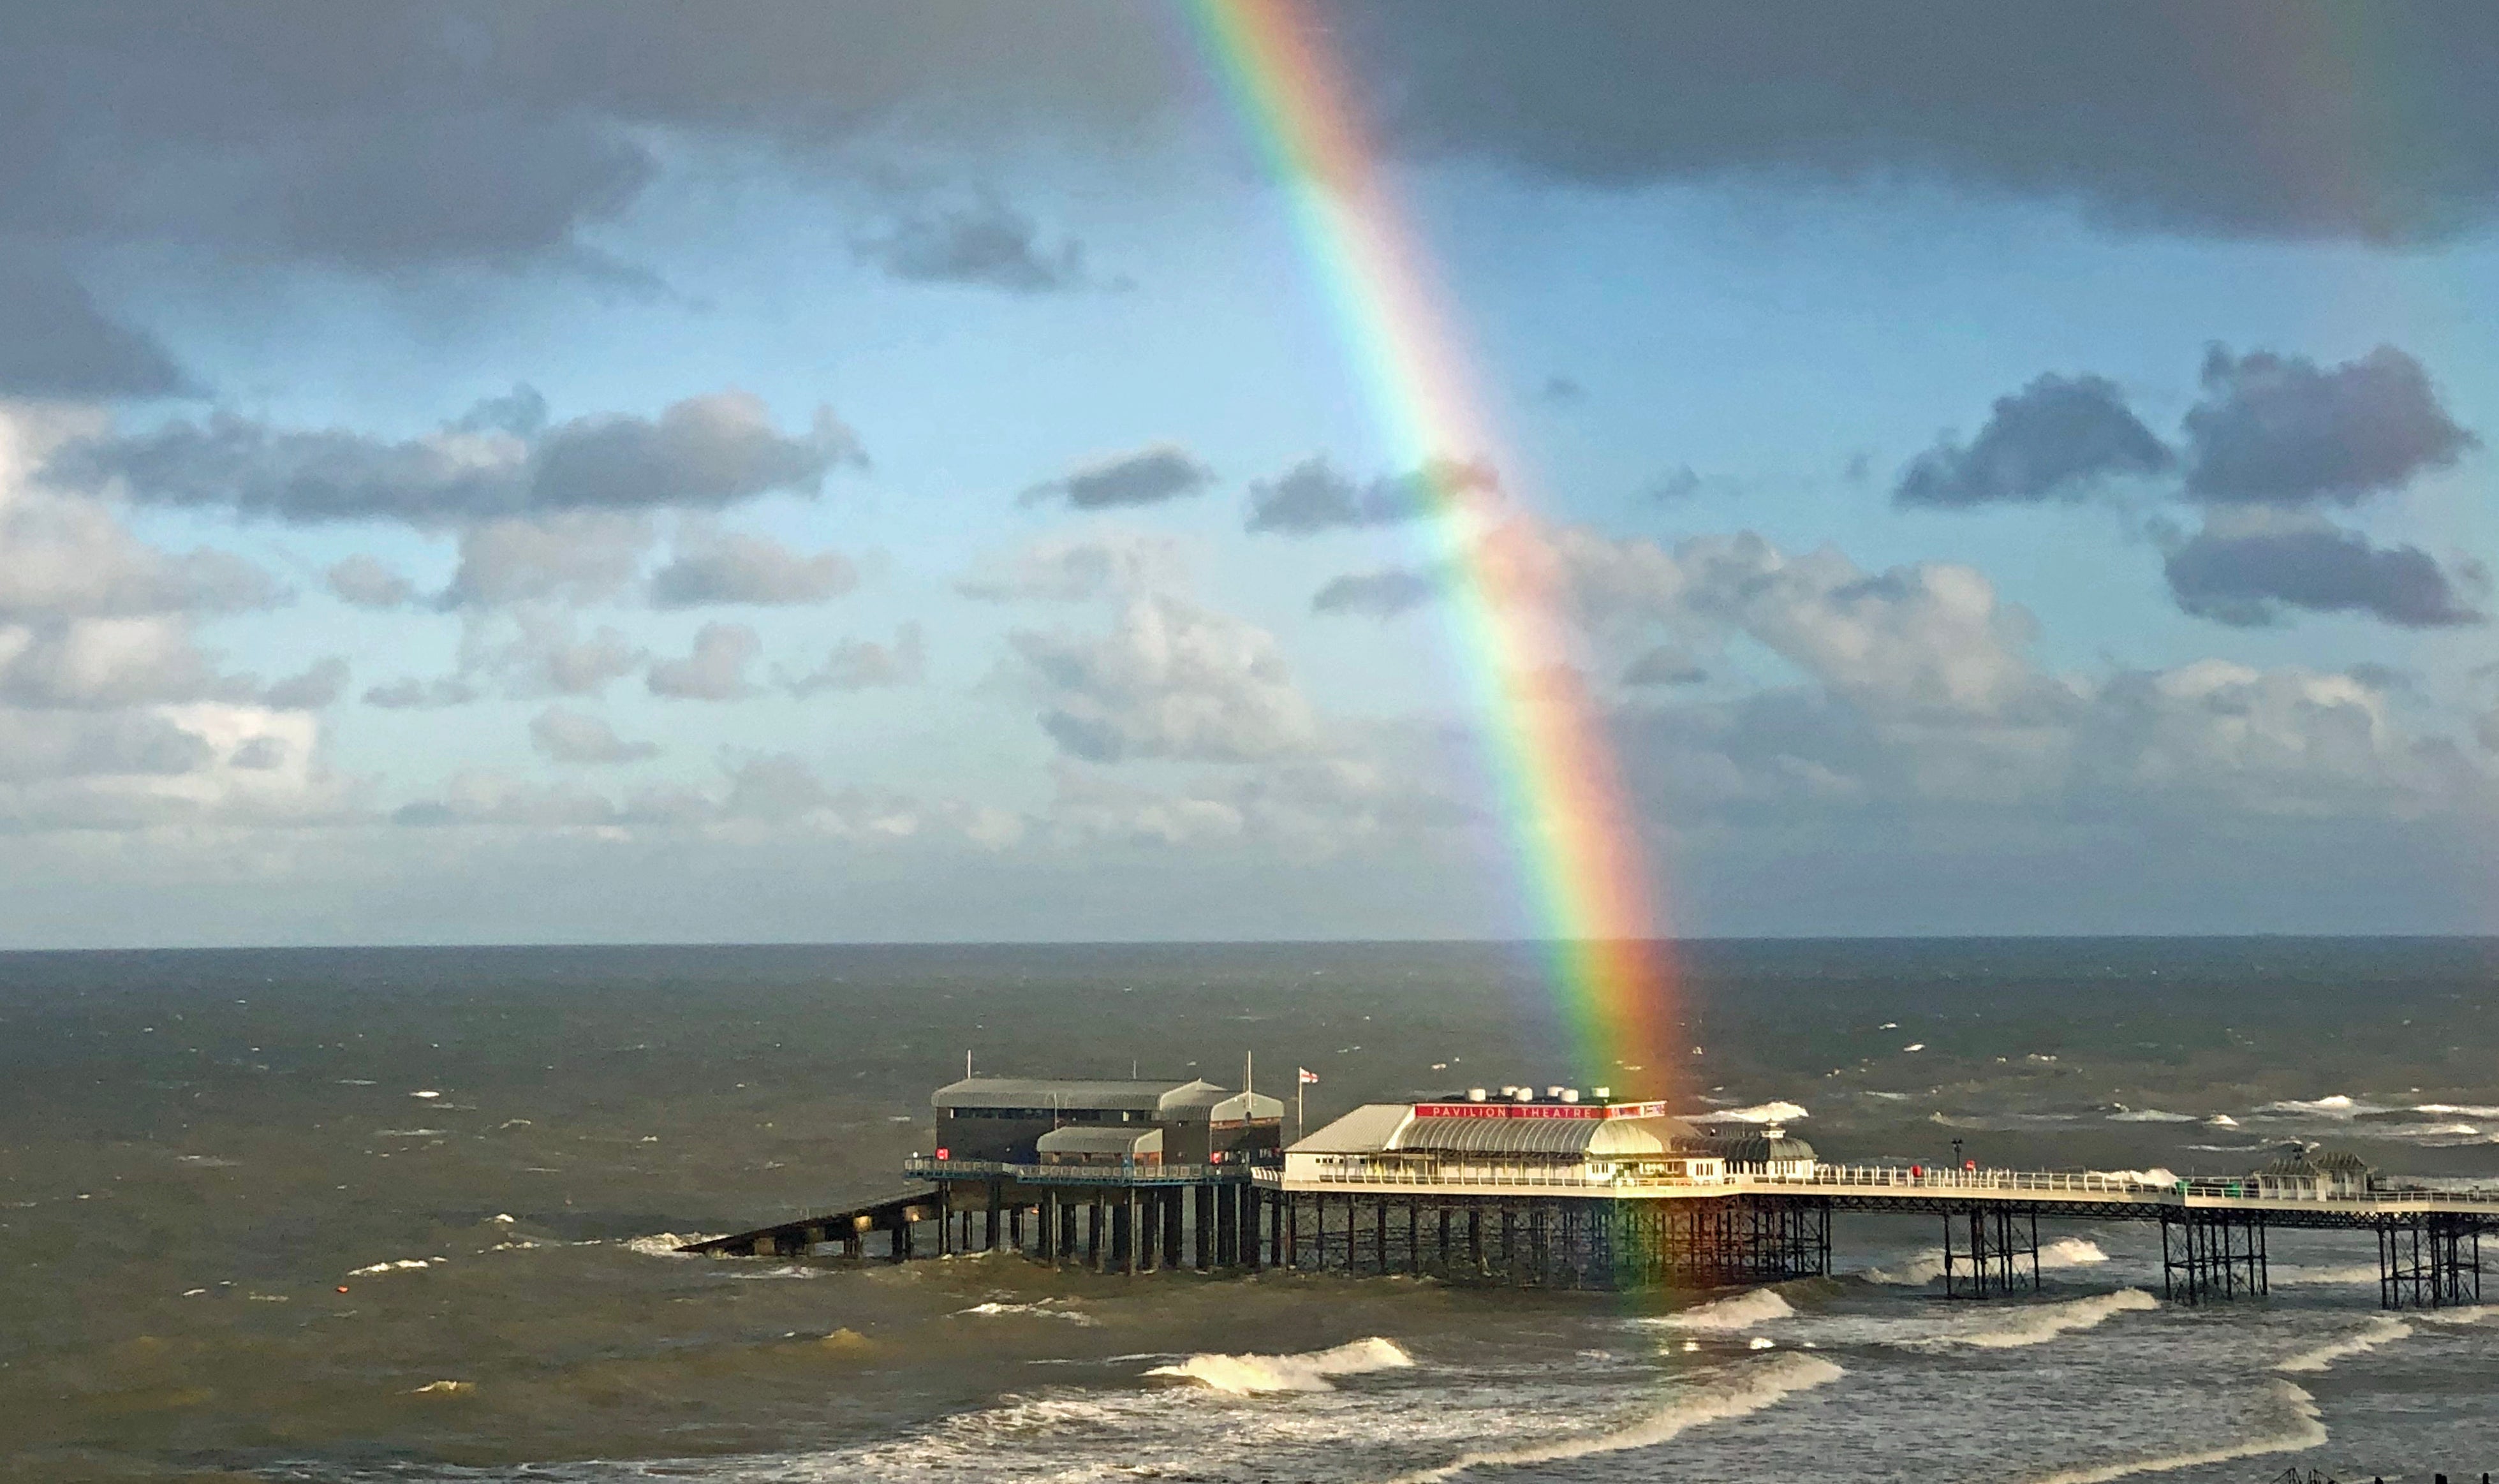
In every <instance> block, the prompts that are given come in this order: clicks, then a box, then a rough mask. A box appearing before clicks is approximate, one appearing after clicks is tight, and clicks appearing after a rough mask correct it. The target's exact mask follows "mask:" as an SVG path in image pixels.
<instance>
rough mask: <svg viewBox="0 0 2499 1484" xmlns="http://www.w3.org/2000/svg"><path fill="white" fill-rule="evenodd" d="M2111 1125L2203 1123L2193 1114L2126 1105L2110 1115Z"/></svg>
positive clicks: (2120, 1106)
mask: <svg viewBox="0 0 2499 1484" xmlns="http://www.w3.org/2000/svg"><path fill="white" fill-rule="evenodd" d="M2108 1120H2109V1121H2110V1122H2111V1123H2201V1122H2203V1121H2204V1120H2203V1119H2201V1118H2199V1117H2197V1116H2196V1115H2195V1114H2193V1113H2164V1112H2162V1111H2161V1110H2159V1109H2158V1108H2128V1107H2126V1106H2125V1105H2124V1104H2120V1105H2119V1106H2118V1111H2117V1112H2115V1113H2111V1114H2109V1115H2108Z"/></svg>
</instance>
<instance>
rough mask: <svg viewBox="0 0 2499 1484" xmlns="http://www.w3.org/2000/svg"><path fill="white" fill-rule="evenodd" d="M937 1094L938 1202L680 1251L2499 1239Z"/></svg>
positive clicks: (2195, 1250)
mask: <svg viewBox="0 0 2499 1484" xmlns="http://www.w3.org/2000/svg"><path fill="white" fill-rule="evenodd" d="M934 1101H935V1103H936V1106H937V1110H938V1119H937V1129H938V1137H939V1141H940V1143H939V1146H938V1148H937V1149H936V1151H935V1152H934V1153H933V1154H928V1155H918V1156H914V1157H913V1158H912V1159H911V1160H909V1161H907V1162H906V1165H905V1168H904V1170H903V1172H902V1173H903V1174H905V1175H906V1176H909V1177H911V1178H915V1179H919V1180H924V1181H925V1182H927V1183H926V1188H925V1190H922V1191H919V1192H915V1193H913V1194H909V1195H904V1196H897V1197H892V1198H889V1199H888V1200H886V1201H883V1202H879V1203H872V1204H869V1205H865V1206H860V1207H857V1208H853V1209H850V1210H842V1211H835V1212H830V1213H828V1214H825V1215H821V1216H810V1217H804V1218H800V1219H797V1220H794V1221H789V1222H784V1223H781V1224H779V1225H776V1226H772V1227H765V1228H759V1229H757V1230H755V1231H752V1232H744V1233H739V1234H737V1235H735V1236H731V1237H725V1238H718V1239H713V1240H711V1241H707V1242H698V1243H694V1244H692V1245H690V1246H689V1247H687V1248H686V1249H685V1250H688V1251H701V1252H709V1253H713V1254H715V1255H741V1256H743V1255H761V1256H775V1255H782V1256H788V1255H798V1254H800V1253H813V1254H819V1255H839V1256H846V1257H851V1258H862V1259H863V1258H868V1257H871V1256H874V1257H883V1258H887V1259H891V1260H896V1261H899V1260H902V1259H905V1258H910V1257H914V1256H921V1255H952V1254H957V1253H966V1254H968V1253H976V1252H990V1251H1013V1252H1018V1253H1022V1254H1023V1255H1024V1256H1026V1257H1029V1258H1031V1259H1033V1260H1035V1261H1039V1262H1045V1263H1051V1264H1054V1265H1056V1266H1060V1267H1082V1268H1086V1269H1090V1270H1092V1271H1095V1272H1100V1273H1117V1274H1150V1273H1155V1272H1162V1271H1194V1272H1199V1273H1217V1272H1250V1271H1256V1270H1258V1269H1260V1268H1266V1267H1276V1268H1284V1269H1292V1270H1299V1271H1310V1272H1327V1273H1339V1274H1354V1275H1387V1274H1405V1275H1412V1276H1422V1277H1432V1278H1438V1279H1441V1280H1444V1281H1451V1282H1468V1283H1486V1284H1498V1285H1504V1286H1515V1287H1525V1288H1553V1289H1625V1288H1639V1287H1652V1286H1663V1287H1674V1288H1717V1287H1728V1286H1736V1285H1743V1284H1753V1283H1770V1282H1778V1281H1782V1280H1785V1279H1789V1278H1797V1277H1809V1276H1818V1275H1824V1274H1829V1273H1830V1272H1831V1252H1832V1225H1833V1221H1834V1217H1837V1216H1840V1215H1844V1214H1848V1213H1878V1212H1879V1213H1887V1214H1894V1215H1914V1216H1923V1217H1926V1218H1929V1219H1931V1220H1934V1221H1935V1222H1937V1224H1938V1226H1939V1228H1940V1233H1941V1237H1942V1246H1943V1254H1944V1271H1943V1274H1942V1280H1943V1285H1944V1292H1945V1294H1946V1295H1947V1296H1948V1297H1952V1298H1969V1299H1985V1298H1990V1297H1996V1296H2000V1295H2007V1294H2013V1293H2020V1292H2031V1291H2036V1290H2037V1289H2038V1287H2039V1286H2040V1274H2039V1251H2040V1225H2041V1223H2042V1222H2058V1221H2089V1222H2106V1221H2147V1222H2152V1221H2157V1222H2158V1223H2159V1224H2160V1236H2161V1258H2162V1261H2161V1271H2162V1289H2163V1292H2164V1295H2165V1296H2166V1297H2167V1298H2168V1299H2170V1300H2171V1301H2173V1302H2178V1303H2185V1304H2205V1303H2214V1302H2221V1301H2226V1300H2231V1299H2238V1298H2261V1297H2263V1296H2264V1295H2265V1293H2266V1292H2267V1291H2268V1283H2269V1274H2268V1270H2267V1254H2266V1240H2267V1234H2268V1233H2269V1232H2272V1231H2276V1230H2283V1229H2311V1230H2332V1231H2349V1232H2353V1233H2355V1234H2356V1233H2359V1232H2364V1231H2365V1232H2368V1233H2371V1234H2372V1235H2373V1239H2374V1241H2375V1243H2376V1246H2377V1251H2378V1265H2379V1274H2380V1282H2379V1302H2380V1304H2381V1305H2382V1306H2383V1307H2385V1308H2389V1309H2403V1308H2424V1307H2451V1306H2461V1305H2472V1304H2479V1303H2480V1302H2482V1270H2483V1259H2482V1238H2483V1235H2484V1234H2485V1233H2499V1188H2446V1187H2431V1186H2428V1185H2426V1184H2422V1183H2420V1182H2417V1181H2406V1180H2404V1179H2401V1178H2392V1177H2387V1176H2384V1175H2380V1174H2378V1173H2376V1172H2374V1171H2371V1170H2369V1169H2368V1168H2367V1167H2366V1166H2365V1165H2363V1164H2362V1163H2361V1162H2360V1161H2358V1160H2357V1159H2355V1158H2353V1157H2352V1156H2350V1155H2348V1154H2339V1153H2330V1152H2329V1153H2321V1154H2314V1155H2312V1154H2311V1153H2310V1152H2309V1151H2307V1150H2305V1149H2304V1148H2301V1149H2294V1150H2291V1151H2287V1152H2286V1153H2285V1154H2284V1156H2283V1157H2282V1158H2279V1159H2277V1160H2275V1161H2274V1162H2272V1163H2271V1164H2269V1165H2267V1166H2266V1167H2265V1168H2264V1169H2261V1170H2258V1171H2255V1172H2252V1173H2251V1174H2249V1175H2247V1176H2243V1177H2224V1178H2183V1179H2172V1180H2169V1181H2166V1182H2155V1181H2150V1180H2146V1179H2145V1178H2141V1177H2137V1176H2128V1175H2111V1174H2093V1173H2078V1172H2068V1171H2023V1170H1996V1169H1977V1168H1963V1169H1958V1170H1955V1169H1932V1168H1929V1167H1926V1166H1923V1165H1905V1166H1904V1165H1899V1164H1834V1163H1830V1162H1826V1161H1823V1160H1821V1159H1819V1158H1818V1157H1816V1155H1815V1153H1814V1151H1813V1150H1812V1148H1811V1147H1810V1145H1806V1144H1805V1143H1804V1142H1803V1141H1801V1140H1799V1139H1794V1138H1792V1137H1789V1136H1788V1135H1787V1134H1786V1132H1785V1131H1784V1130H1779V1129H1759V1128H1738V1129H1736V1130H1732V1131H1731V1130H1728V1129H1724V1128H1712V1127H1709V1126H1707V1125H1706V1123H1705V1120H1700V1121H1698V1122H1696V1121H1694V1120H1686V1119H1683V1118H1678V1117H1674V1116H1672V1115H1670V1114H1668V1113H1666V1111H1665V1107H1664V1105H1662V1104H1657V1103H1615V1102H1610V1101H1607V1100H1606V1098H1605V1091H1604V1089H1599V1090H1598V1095H1597V1097H1596V1099H1594V1100H1589V1101H1583V1100H1581V1099H1580V1098H1579V1096H1578V1095H1577V1093H1576V1092H1575V1091H1573V1090H1571V1089H1566V1088H1559V1087H1556V1088H1550V1089H1544V1090H1542V1091H1539V1090H1537V1089H1532V1088H1506V1089H1503V1093H1502V1095H1501V1096H1499V1097H1495V1096H1494V1095H1493V1094H1491V1093H1490V1092H1489V1091H1488V1090H1486V1089H1470V1090H1469V1091H1468V1092H1466V1093H1464V1094H1459V1095H1456V1096H1453V1097H1451V1098H1448V1099H1445V1100H1437V1101H1417V1102H1412V1103H1375V1104H1367V1105H1364V1106H1363V1107H1361V1108H1357V1109H1355V1110H1353V1111H1352V1112H1351V1113H1347V1114H1345V1115H1344V1116H1342V1117H1340V1118H1338V1119H1336V1120H1335V1121H1333V1122H1331V1123H1330V1124H1328V1125H1327V1126H1326V1127H1325V1128H1322V1129H1319V1130H1317V1131H1315V1132H1314V1133H1312V1134H1311V1135H1309V1136H1308V1137H1306V1138H1304V1139H1301V1140H1299V1141H1297V1142H1295V1143H1294V1144H1293V1145H1291V1146H1290V1147H1289V1148H1286V1147H1284V1146H1283V1145H1282V1140H1281V1125H1282V1104H1281V1103H1279V1102H1278V1101H1277V1100H1276V1099H1273V1098H1267V1097H1262V1096H1260V1095H1257V1094H1254V1093H1250V1092H1247V1091H1245V1092H1241V1093H1231V1092H1228V1091H1226V1090H1225V1089H1223V1088H1220V1087H1217V1086H1215V1085H1213V1084H1212V1083H1207V1082H1202V1081H1187V1082H1157V1081H1135V1080H1131V1081H1118V1082H1073V1081H1038V1080H1007V1079H971V1078H967V1079H965V1080H964V1081H961V1082H957V1083H953V1084H950V1085H949V1086H948V1087H945V1088H941V1089H939V1090H938V1092H937V1094H936V1096H935V1099H934ZM1175 1155H1177V1156H1179V1157H1173V1156H1175ZM924 1232H925V1233H926V1234H927V1235H926V1236H925V1237H924V1236H923V1235H922V1234H923V1233H924Z"/></svg>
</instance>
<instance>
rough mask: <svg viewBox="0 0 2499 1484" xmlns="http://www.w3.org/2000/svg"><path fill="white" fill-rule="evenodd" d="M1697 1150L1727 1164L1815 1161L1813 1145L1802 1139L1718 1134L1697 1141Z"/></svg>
mask: <svg viewBox="0 0 2499 1484" xmlns="http://www.w3.org/2000/svg"><path fill="white" fill-rule="evenodd" d="M1699 1147H1700V1148H1702V1149H1704V1150H1705V1151H1707V1152H1708V1153H1711V1154H1715V1155H1717V1156H1718V1157H1719V1158H1721V1159H1724V1160H1726V1161H1727V1162H1729V1163H1730V1164H1748V1165H1767V1164H1769V1163H1770V1162H1771V1161H1772V1160H1788V1159H1805V1160H1809V1159H1812V1158H1813V1157H1814V1153H1813V1145H1809V1144H1807V1143H1805V1142H1804V1141H1803V1140H1801V1139H1798V1138H1794V1137H1792V1136H1788V1135H1782V1136H1780V1137H1779V1138H1776V1139H1773V1138H1771V1137H1770V1136H1769V1135H1768V1134H1763V1133H1755V1134H1720V1135H1717V1136H1715V1137H1712V1138H1707V1139H1704V1140H1702V1141H1700V1144H1699Z"/></svg>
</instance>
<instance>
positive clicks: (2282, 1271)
mask: <svg viewBox="0 0 2499 1484" xmlns="http://www.w3.org/2000/svg"><path fill="white" fill-rule="evenodd" d="M2265 1277H2266V1280H2267V1281H2268V1282H2272V1283H2289V1284H2292V1285H2294V1286H2305V1285H2307V1284H2310V1283H2374V1282H2376V1281H2377V1280H2378V1277H2379V1274H2378V1265H2377V1264H2375V1263H2344V1264H2341V1265H2339V1266H2329V1267H2324V1268H2302V1267H2299V1266H2297V1265H2295V1264H2281V1263H2275V1264H2271V1265H2268V1267H2267V1270H2266V1274H2265Z"/></svg>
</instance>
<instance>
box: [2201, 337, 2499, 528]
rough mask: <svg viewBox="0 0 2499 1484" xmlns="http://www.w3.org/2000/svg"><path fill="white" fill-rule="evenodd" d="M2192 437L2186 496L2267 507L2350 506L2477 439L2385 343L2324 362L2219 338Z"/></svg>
mask: <svg viewBox="0 0 2499 1484" xmlns="http://www.w3.org/2000/svg"><path fill="white" fill-rule="evenodd" d="M2187 438H2188V443H2189V447H2190V454H2189V458H2188V466H2187V492H2188V493H2189V494H2190V495H2191V496H2193V497H2195V498H2196V499H2198V500H2212V501H2215V502H2228V503H2240V504H2272V505H2300V504H2309V503H2314V502H2319V501H2325V500H2332V501H2336V502H2339V503H2342V504H2347V505H2348V504H2356V503H2357V502H2359V501H2360V500H2366V499H2368V498H2369V497H2370V496H2372V495H2377V494H2382V493H2385V492H2386V491H2390V490H2397V489H2401V488H2402V487H2403V486H2404V485H2406V484H2408V483H2410V482H2411V481H2412V480H2413V478H2414V477H2415V476H2416V475H2418V474H2419V473H2421V472H2422V471H2424V470H2427V469H2433V468H2448V467H2450V466H2451V465H2453V464H2454V463H2455V461H2456V460H2457V459H2458V458H2460V457H2461V456H2462V455H2463V454H2464V453H2465V451H2466V450H2468V449H2472V448H2476V447H2479V446H2480V443H2481V440H2480V439H2478V438H2476V437H2475V436H2473V435H2472V434H2470V433H2468V432H2466V431H2465V430H2464V429H2462V428H2460V427H2457V426H2456V424H2455V421H2454V419H2452V418H2450V417H2449V416H2448V414H2447V409H2446V408H2445V407H2443V406H2441V405H2440V404H2439V400H2438V393H2437V391H2436V390H2435V389H2434V388H2432V387H2431V385H2430V381H2429V373H2428V372H2427V371H2423V370H2422V369H2421V364H2420V363H2419V362H2418V361H2416V360H2414V359H2413V358H2412V357H2411V356H2408V355H2406V354H2404V353H2403V352H2402V351H2400V350H2397V349H2395V348H2394V347H2393V346H2391V345H2381V346H2379V347H2378V348H2377V349H2376V350H2373V351H2371V352H2369V354H2367V355H2366V356H2363V357H2361V358H2360V359H2359V360H2357V361H2348V362H2345V363H2344V364H2343V365H2341V366H2337V367H2334V368H2332V369H2330V370H2321V369H2320V368H2319V367H2318V365H2317V363H2316V362H2314V361H2310V360H2308V359H2306V358H2304V357H2301V356H2283V355H2274V354H2272V353H2270V352H2267V351H2261V350H2257V351H2251V352H2249V353H2248V354H2247V355H2244V356H2235V357H2234V356H2232V355H2231V354H2230V353H2229V352H2228V351H2227V350H2224V349H2223V348H2222V347H2220V346H2218V345H2216V346H2214V347H2213V348H2212V349H2211V350H2210V351H2209V352H2207V353H2206V355H2205V358H2204V398H2203V400H2202V401H2200V402H2198V403H2196V404H2195V405H2194V406H2193V407H2192V408H2191V409H2189V411H2188V413H2187Z"/></svg>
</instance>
